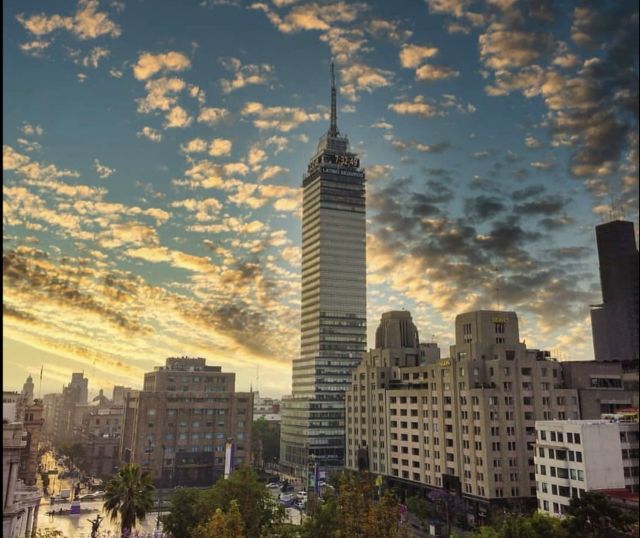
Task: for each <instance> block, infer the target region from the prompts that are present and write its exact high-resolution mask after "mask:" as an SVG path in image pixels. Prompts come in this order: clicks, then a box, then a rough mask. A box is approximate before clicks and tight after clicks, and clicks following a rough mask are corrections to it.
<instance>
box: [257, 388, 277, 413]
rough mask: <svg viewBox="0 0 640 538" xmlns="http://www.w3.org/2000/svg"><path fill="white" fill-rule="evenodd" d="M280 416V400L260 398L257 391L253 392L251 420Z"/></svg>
mask: <svg viewBox="0 0 640 538" xmlns="http://www.w3.org/2000/svg"><path fill="white" fill-rule="evenodd" d="M267 415H278V416H279V415H280V400H277V399H275V398H261V397H260V393H259V392H258V391H254V392H253V419H254V420H255V419H257V418H258V417H260V416H267Z"/></svg>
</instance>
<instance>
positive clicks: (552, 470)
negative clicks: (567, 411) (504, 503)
mask: <svg viewBox="0 0 640 538" xmlns="http://www.w3.org/2000/svg"><path fill="white" fill-rule="evenodd" d="M635 428H636V431H637V424H636V425H635ZM534 463H535V469H536V490H537V497H538V507H539V509H540V510H541V511H542V512H545V513H546V514H549V515H552V516H556V517H560V516H562V514H564V512H565V511H566V508H567V507H568V506H569V503H570V502H571V498H572V497H580V496H581V495H582V494H584V492H585V491H590V490H597V489H623V488H624V487H625V477H624V474H623V464H622V446H621V442H620V424H619V423H616V422H610V421H609V420H545V421H536V445H535V456H534Z"/></svg>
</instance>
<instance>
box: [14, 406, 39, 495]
mask: <svg viewBox="0 0 640 538" xmlns="http://www.w3.org/2000/svg"><path fill="white" fill-rule="evenodd" d="M26 401H28V400H26ZM43 415H44V406H43V404H42V400H38V399H36V400H33V399H32V400H31V402H30V403H26V404H25V406H24V411H23V415H22V424H23V428H24V431H26V433H27V435H26V441H27V443H26V445H25V447H24V449H23V451H22V455H21V458H20V468H19V471H18V478H20V480H22V481H23V482H24V483H25V485H27V486H35V484H36V471H37V469H38V463H39V458H38V444H39V443H40V437H41V435H42V428H43V426H44V416H43Z"/></svg>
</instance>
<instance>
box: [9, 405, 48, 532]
mask: <svg viewBox="0 0 640 538" xmlns="http://www.w3.org/2000/svg"><path fill="white" fill-rule="evenodd" d="M16 394H17V393H16ZM19 396H20V397H22V395H19ZM3 400H4V398H3ZM17 410H18V407H17V406H16V405H15V403H13V404H12V403H11V402H6V403H5V402H4V401H3V406H2V536H3V537H8V538H18V537H23V536H31V535H32V534H35V531H36V527H37V520H38V509H39V506H40V497H41V494H40V490H39V489H38V488H37V487H36V486H34V485H32V486H28V485H25V484H24V482H23V481H22V480H21V479H20V478H19V473H20V466H21V462H22V461H23V458H24V457H25V450H26V449H27V446H28V443H29V434H28V432H27V431H26V430H25V428H24V424H23V422H22V420H21V418H22V417H21V416H20V415H16V412H19V411H17Z"/></svg>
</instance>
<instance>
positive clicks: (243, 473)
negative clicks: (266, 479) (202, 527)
mask: <svg viewBox="0 0 640 538" xmlns="http://www.w3.org/2000/svg"><path fill="white" fill-rule="evenodd" d="M211 499H212V502H213V506H212V508H221V509H222V510H223V511H225V512H226V511H228V510H229V509H230V506H231V501H233V500H235V501H237V502H238V507H239V509H240V513H241V514H242V520H243V522H244V526H245V531H246V533H247V537H248V538H259V536H260V533H261V532H262V531H263V530H264V529H265V528H267V527H269V526H270V525H277V524H279V523H281V522H282V520H283V519H284V510H283V509H282V508H281V507H280V506H278V505H277V503H275V502H274V501H273V499H272V498H271V495H270V494H269V492H268V491H267V489H266V488H265V487H264V485H263V484H262V483H261V482H259V481H258V477H257V475H256V473H255V471H254V470H253V469H251V468H250V467H248V466H246V465H242V466H240V467H238V469H236V470H235V471H234V472H233V473H231V474H230V475H229V477H228V478H227V479H225V480H218V481H217V482H216V483H215V484H214V486H213V489H212V491H211Z"/></svg>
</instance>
